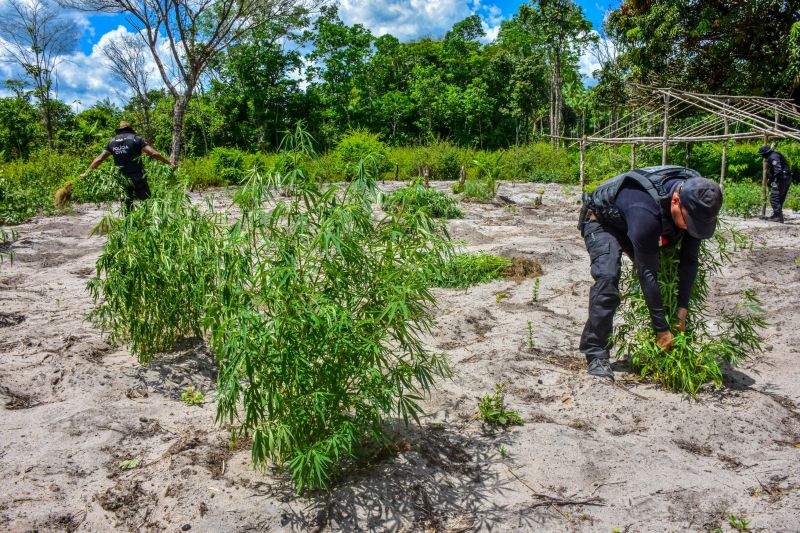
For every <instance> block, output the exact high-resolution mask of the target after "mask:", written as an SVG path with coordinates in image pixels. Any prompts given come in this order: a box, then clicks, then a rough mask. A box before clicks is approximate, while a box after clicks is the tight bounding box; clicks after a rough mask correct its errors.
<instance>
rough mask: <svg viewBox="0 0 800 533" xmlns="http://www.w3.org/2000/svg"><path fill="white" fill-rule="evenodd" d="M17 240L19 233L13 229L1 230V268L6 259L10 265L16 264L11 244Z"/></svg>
mask: <svg viewBox="0 0 800 533" xmlns="http://www.w3.org/2000/svg"><path fill="white" fill-rule="evenodd" d="M16 238H17V232H16V231H14V230H13V229H5V228H0V267H2V266H3V261H4V258H5V259H8V261H9V263H13V262H14V252H13V251H12V250H11V243H12V242H13V241H14V240H15V239H16Z"/></svg>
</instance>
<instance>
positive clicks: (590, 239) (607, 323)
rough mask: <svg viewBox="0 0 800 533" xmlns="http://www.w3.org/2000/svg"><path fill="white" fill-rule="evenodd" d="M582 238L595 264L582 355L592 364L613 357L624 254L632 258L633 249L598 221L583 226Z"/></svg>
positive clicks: (590, 221) (619, 234)
mask: <svg viewBox="0 0 800 533" xmlns="http://www.w3.org/2000/svg"><path fill="white" fill-rule="evenodd" d="M582 234H583V240H584V242H585V243H586V250H587V251H588V252H589V259H590V260H591V262H592V268H591V273H592V278H593V279H594V285H592V288H591V290H590V291H589V318H588V320H587V321H586V325H585V326H584V328H583V334H582V335H581V343H580V351H581V353H583V354H584V355H585V356H586V361H587V362H592V361H593V360H594V359H598V358H600V359H609V357H610V354H609V350H610V349H611V334H612V333H613V330H614V313H615V312H616V311H617V308H618V307H619V303H620V295H619V277H620V271H621V269H622V253H623V252H625V253H627V254H628V255H629V256H631V257H632V256H633V246H632V245H631V242H630V239H628V236H627V235H625V234H624V233H622V232H621V231H618V230H616V229H614V228H607V227H604V226H603V225H602V224H600V223H599V222H597V221H596V220H587V221H586V222H584V223H583V228H582Z"/></svg>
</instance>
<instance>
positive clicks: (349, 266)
mask: <svg viewBox="0 0 800 533" xmlns="http://www.w3.org/2000/svg"><path fill="white" fill-rule="evenodd" d="M300 133H301V134H302V132H300ZM293 135H295V136H296V135H298V132H294V133H293ZM306 139H307V137H305V136H304V135H301V137H300V138H293V139H289V140H287V141H286V142H285V143H284V146H285V154H284V157H283V159H282V165H283V166H282V169H281V170H282V171H281V172H275V173H273V174H270V175H267V176H263V175H261V174H258V173H252V174H251V175H250V177H249V179H248V180H247V182H246V183H245V184H244V185H243V186H242V187H241V188H240V189H239V190H238V191H237V192H236V194H235V196H234V204H235V207H236V209H235V210H234V211H233V212H232V213H236V214H235V218H230V219H229V218H227V216H223V215H222V214H217V213H215V212H214V210H213V208H212V206H211V205H210V204H209V205H208V206H207V207H206V208H205V209H199V208H198V207H196V206H194V205H192V204H191V202H189V199H188V197H187V196H186V194H185V193H184V192H182V191H180V190H173V191H171V192H170V191H168V192H166V193H164V194H162V195H161V196H160V197H158V198H154V199H151V200H149V201H147V202H144V203H143V205H142V207H140V208H138V209H137V210H135V211H134V212H133V213H132V214H131V215H129V216H128V217H127V218H126V219H124V220H116V221H114V222H113V223H112V228H111V231H110V233H109V240H108V243H107V244H106V247H105V249H104V252H103V255H102V256H101V257H100V259H99V260H98V275H97V277H96V278H94V279H93V280H92V281H91V282H90V285H89V287H90V289H91V291H92V295H93V296H94V298H95V301H96V302H97V304H98V306H97V308H96V309H95V311H94V313H93V315H94V318H95V319H96V320H97V321H98V322H99V323H100V325H102V326H103V327H104V329H106V330H107V331H109V332H110V335H111V337H112V338H113V339H115V340H118V341H120V342H124V343H125V344H128V345H129V346H130V348H131V351H132V352H133V353H134V354H136V355H137V356H138V357H139V359H140V361H142V362H143V363H146V362H148V361H149V360H150V359H151V358H152V356H153V355H154V354H156V353H157V352H159V351H166V350H169V349H171V347H172V344H173V343H174V341H175V340H176V339H177V338H178V337H179V336H182V335H189V334H192V335H201V334H204V333H206V334H207V335H208V337H209V338H210V344H211V349H212V353H213V354H214V355H215V356H216V360H217V363H218V366H219V373H218V388H217V420H218V422H220V423H225V424H230V427H231V428H232V432H233V436H234V437H235V438H238V437H241V436H245V435H246V436H252V439H253V455H252V457H253V462H254V463H255V464H256V465H258V466H264V465H266V464H267V463H268V462H271V463H272V464H273V465H277V466H279V467H288V469H289V470H290V472H291V476H292V479H293V480H294V482H295V484H296V488H297V490H303V489H305V488H318V487H324V486H326V484H328V483H329V482H330V479H331V476H332V475H333V474H334V473H335V472H336V471H337V469H339V468H341V467H342V466H343V465H345V464H346V462H347V460H348V458H351V457H352V456H353V454H354V453H355V452H356V450H357V449H358V448H359V447H360V446H361V445H362V444H363V443H364V442H365V441H367V440H369V441H372V442H373V443H378V444H385V443H386V435H385V428H384V422H385V420H386V418H387V417H392V416H399V417H401V418H402V419H403V420H404V421H405V422H406V423H408V422H409V421H410V420H417V419H418V416H419V413H420V410H421V408H420V405H419V401H420V400H421V399H422V397H423V396H424V394H426V393H427V392H428V391H430V389H431V387H432V386H433V383H434V379H435V378H437V377H439V376H443V375H445V374H446V373H447V372H448V369H447V365H446V362H445V360H444V359H443V358H442V357H441V356H440V355H437V354H434V353H431V352H430V351H428V350H427V349H426V348H425V347H424V346H423V344H422V342H421V341H420V335H421V334H422V333H424V332H426V331H427V330H429V328H430V327H431V325H432V316H431V311H432V306H433V305H434V303H435V302H434V299H433V296H432V295H431V293H430V292H429V289H428V286H429V283H428V282H429V278H430V271H431V270H432V269H433V268H434V265H439V264H441V263H442V262H443V261H444V258H445V256H447V255H448V254H449V253H450V252H451V247H450V244H449V241H448V240H447V236H446V232H445V231H444V228H443V226H442V225H441V223H440V222H437V221H435V220H433V219H431V218H430V217H429V216H428V215H427V214H426V213H425V212H424V211H420V212H407V211H405V210H403V211H401V212H398V213H389V214H386V215H384V216H383V217H382V218H377V214H376V212H375V211H374V210H373V204H374V203H375V201H376V191H375V181H374V177H373V175H371V174H370V173H369V172H368V171H367V170H365V166H364V164H360V165H358V168H357V170H356V174H355V179H354V180H353V182H352V183H350V184H348V185H347V186H346V187H336V186H331V187H328V188H322V187H321V186H320V184H319V183H318V182H317V181H316V180H314V179H309V178H307V177H306V176H305V175H303V174H301V173H300V172H299V170H300V169H298V167H297V166H296V165H298V164H301V163H302V161H303V157H302V156H301V155H302V154H298V153H293V152H296V151H302V150H305V148H304V146H306V142H305V141H306ZM285 187H288V188H290V189H291V192H292V195H291V196H290V197H288V198H286V199H283V200H281V201H278V200H277V199H276V198H275V196H274V194H273V193H274V191H276V190H281V189H283V188H285ZM229 216H230V217H234V215H233V214H231V215H229Z"/></svg>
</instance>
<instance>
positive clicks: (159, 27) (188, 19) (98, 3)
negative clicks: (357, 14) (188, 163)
mask: <svg viewBox="0 0 800 533" xmlns="http://www.w3.org/2000/svg"><path fill="white" fill-rule="evenodd" d="M58 1H59V2H60V3H61V5H64V6H67V7H71V8H74V9H79V10H83V11H104V12H112V13H127V14H128V16H129V20H130V21H131V22H132V23H133V25H134V27H136V28H137V30H139V35H141V36H142V39H143V40H144V42H145V43H146V44H147V47H148V48H149V49H150V53H151V54H152V55H153V59H154V61H155V63H156V67H157V68H158V72H159V74H160V75H161V78H162V80H163V81H164V84H165V85H166V86H167V88H168V89H169V91H170V93H172V96H173V98H174V99H175V107H174V110H173V125H172V149H171V159H172V162H173V163H177V161H178V156H179V154H180V150H181V136H182V130H183V120H184V115H185V113H186V109H187V107H188V104H189V100H190V99H191V98H192V95H193V94H194V91H195V89H196V88H197V85H198V83H200V79H201V77H202V75H203V72H204V71H205V69H206V68H207V67H208V65H209V64H210V63H211V62H212V61H213V59H214V58H215V57H216V56H217V55H219V54H220V53H222V52H223V51H224V50H225V49H226V48H227V47H228V46H230V45H231V44H233V43H235V42H237V41H239V40H241V39H242V38H244V37H246V35H247V34H248V33H249V32H250V31H252V30H254V29H256V28H258V27H260V26H262V25H264V24H267V23H269V22H271V21H273V20H275V19H277V18H282V17H289V16H296V15H299V14H302V13H307V12H309V11H311V10H314V9H317V8H318V7H319V6H321V5H322V4H323V3H325V2H326V1H328V0H58ZM159 39H165V40H166V42H167V45H168V50H169V51H168V52H165V51H164V50H163V49H162V48H160V47H159ZM167 67H169V68H171V69H174V70H175V71H176V72H175V73H174V74H175V75H174V76H173V75H172V74H173V73H170V72H168V71H167Z"/></svg>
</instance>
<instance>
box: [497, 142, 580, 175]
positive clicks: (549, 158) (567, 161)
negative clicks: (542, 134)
mask: <svg viewBox="0 0 800 533" xmlns="http://www.w3.org/2000/svg"><path fill="white" fill-rule="evenodd" d="M508 159H509V163H508V166H509V168H508V170H507V172H506V173H505V175H504V176H503V179H514V180H519V181H536V182H543V183H549V182H554V183H577V181H578V174H579V169H578V167H577V165H575V164H574V162H573V158H572V157H570V153H569V152H568V151H567V150H566V149H564V148H553V146H552V145H551V144H549V143H531V144H527V145H521V146H518V147H513V148H509V150H508Z"/></svg>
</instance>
